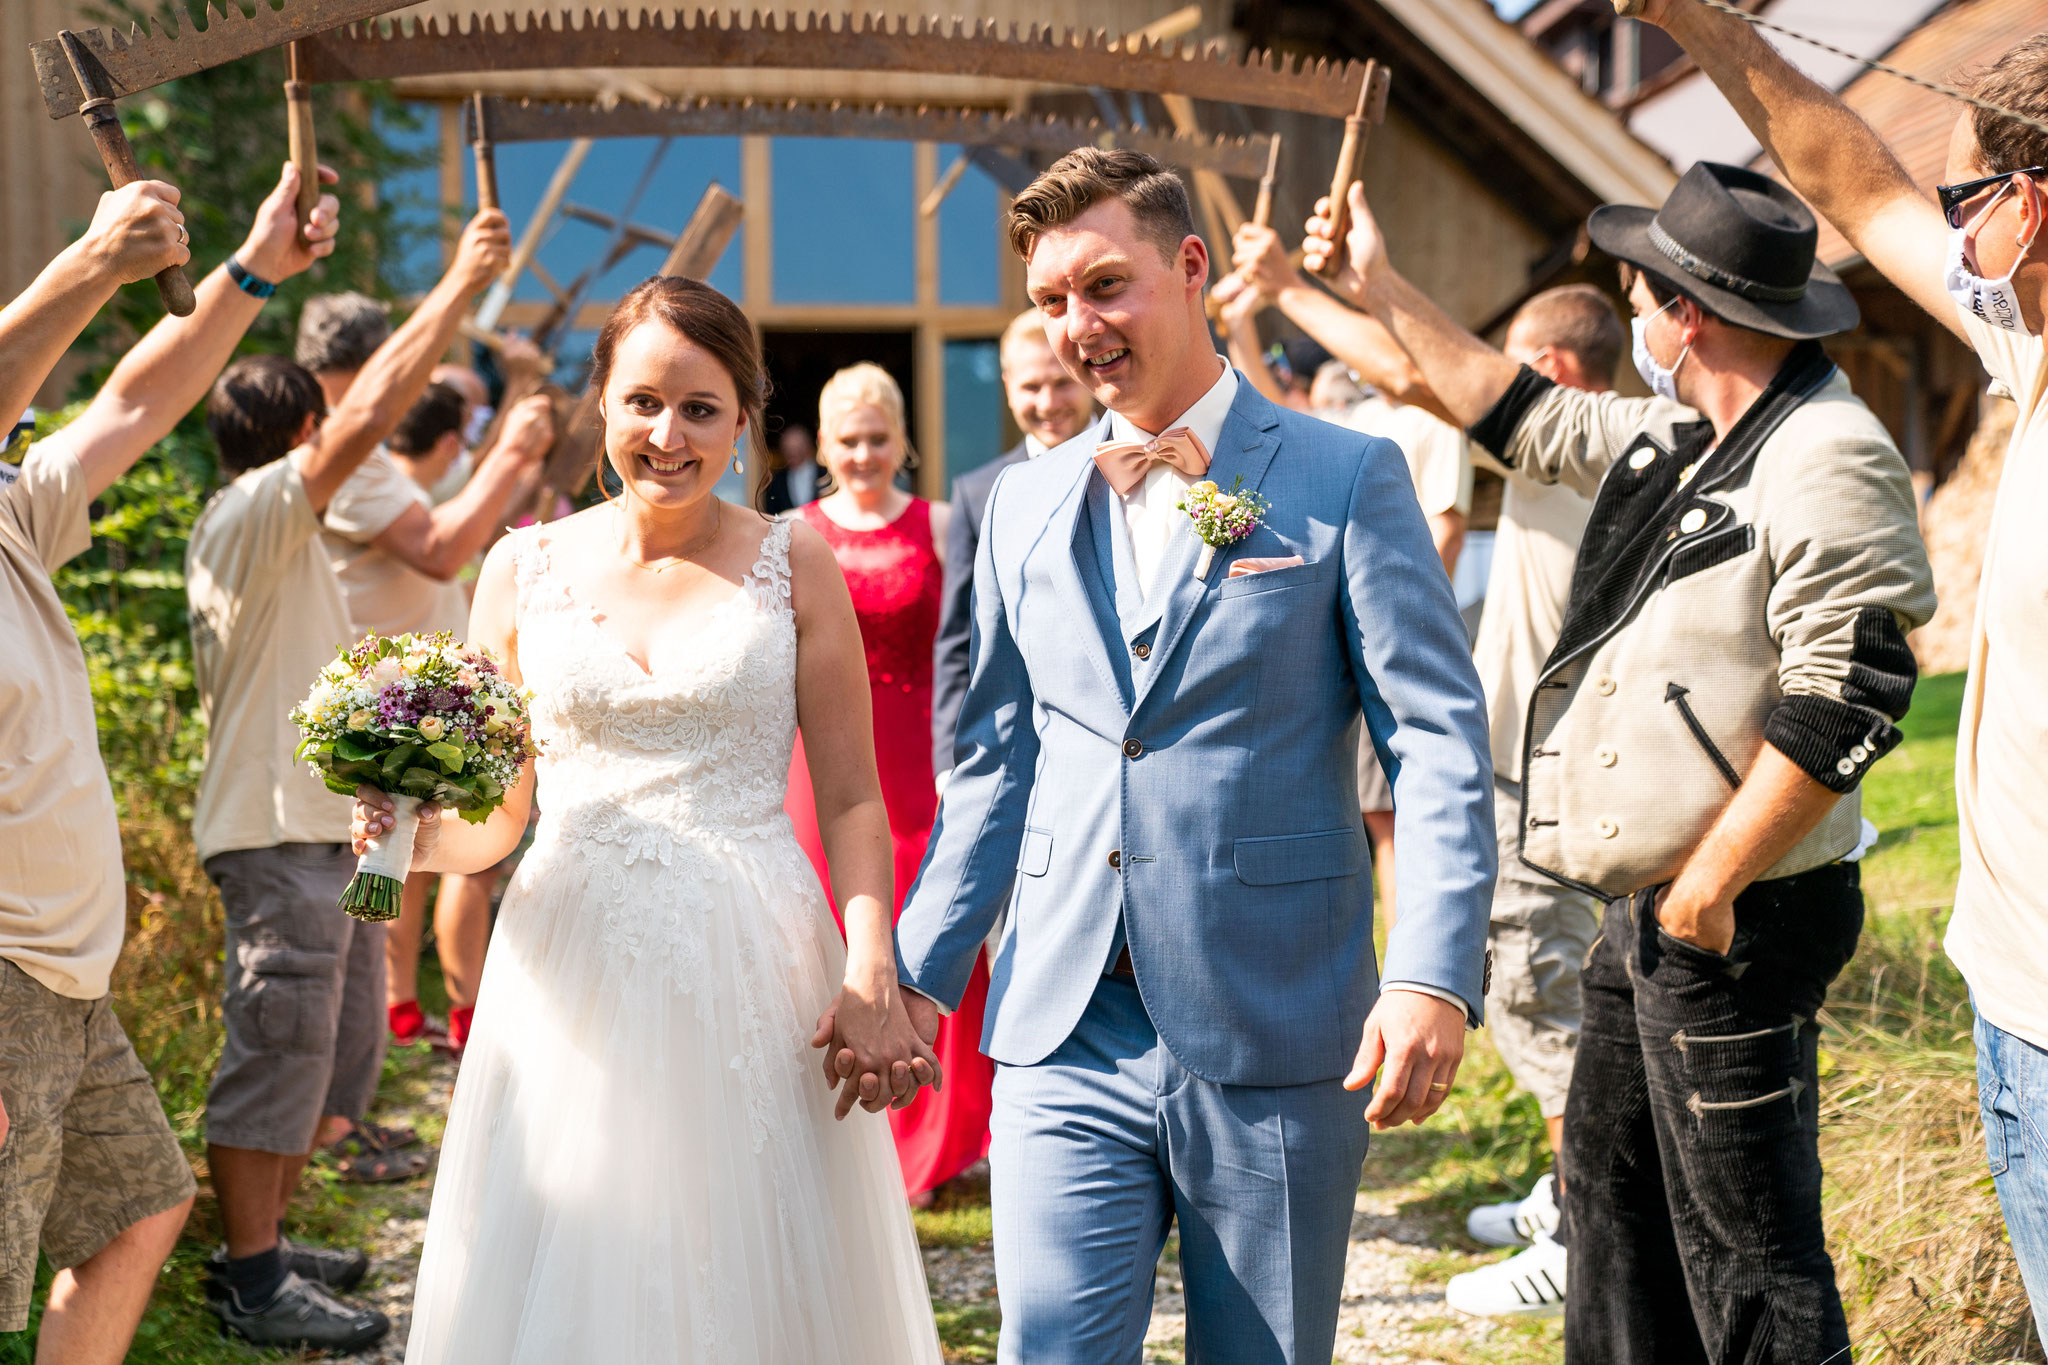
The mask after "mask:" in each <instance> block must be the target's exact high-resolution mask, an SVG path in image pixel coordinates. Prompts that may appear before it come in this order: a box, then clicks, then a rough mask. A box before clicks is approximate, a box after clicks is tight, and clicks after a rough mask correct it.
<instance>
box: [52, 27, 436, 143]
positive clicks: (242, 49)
mask: <svg viewBox="0 0 2048 1365" xmlns="http://www.w3.org/2000/svg"><path fill="white" fill-rule="evenodd" d="M409 3H411V0H285V4H284V7H283V8H282V9H272V8H271V0H255V10H254V12H253V13H250V12H247V11H245V10H244V9H243V8H242V3H241V0H208V3H207V6H206V26H205V27H204V28H201V27H198V26H196V25H194V24H191V23H190V22H188V23H187V24H185V25H184V26H183V28H182V29H181V28H179V27H178V26H176V25H174V24H172V23H171V22H170V20H169V19H168V18H159V19H157V20H156V21H155V22H154V23H151V22H150V21H149V20H147V19H145V20H143V21H142V22H140V23H136V24H131V25H130V26H129V27H128V28H126V29H119V28H87V29H77V30H74V36H75V37H77V39H78V40H79V42H80V44H81V45H83V46H84V48H85V51H86V54H87V55H88V56H89V57H90V58H91V59H92V60H93V61H95V62H97V63H98V64H99V67H100V69H101V70H102V71H104V72H105V73H106V78H107V83H108V87H109V91H110V93H111V94H112V95H113V97H114V98H115V99H119V98H121V97H122V96H123V95H132V94H134V93H136V92H137V91H139V90H147V89H149V88H150V87H152V86H157V85H162V84H163V83H164V82H165V81H172V80H176V79H177V78H178V77H180V76H190V75H193V74H195V73H197V72H200V71H208V70H211V69H212V68H214V67H217V66H225V65H227V64H228V63H229V62H232V61H235V60H237V59H238V58H241V57H246V56H248V55H250V54H251V53H254V52H263V51H266V50H268V49H270V48H273V47H282V46H284V44H286V43H289V42H295V41H297V40H299V39H302V38H308V37H311V36H312V35H313V34H316V33H325V32H326V31H327V30H329V29H332V28H339V27H341V26H342V25H344V24H354V23H360V22H363V21H364V20H368V19H374V18H376V17H377V16H378V15H380V14H388V13H390V12H391V11H392V10H395V9H399V8H401V7H402V6H404V5H406V4H409ZM29 55H30V56H31V57H32V58H33V59H34V61H35V66H36V82H37V84H38V85H39V86H41V88H42V92H43V103H44V104H45V105H47V106H48V107H49V110H50V117H51V118H63V117H65V116H66V115H69V114H75V113H77V112H78V109H79V106H80V105H81V104H83V103H84V102H85V92H83V91H82V90H80V89H79V88H78V77H77V76H76V75H75V74H73V72H72V70H71V64H70V62H68V61H66V60H65V57H64V48H63V46H62V45H61V44H60V43H59V41H58V40H57V39H55V38H51V39H47V40H45V41H43V42H39V43H31V44H29Z"/></svg>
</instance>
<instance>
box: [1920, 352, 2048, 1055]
mask: <svg viewBox="0 0 2048 1365" xmlns="http://www.w3.org/2000/svg"><path fill="white" fill-rule="evenodd" d="M1960 316H1961V317H1962V320H1963V327H1964V331H1965V334H1966V335H1967V336H1968V337H1969V339H1970V344H1971V345H1972V346H1973V347H1974V348H1975V349H1976V352H1977V355H1978V358H1979V359H1981V360H1982V361H1983V362H1984V368H1985V369H1987V370H1989V371H1990V372H1991V377H1992V378H1994V379H1997V380H2000V381H2001V382H2003V383H2004V384H2005V386H2006V387H2007V388H2008V389H2010V390H2011V391H2012V395H2013V399H2014V400H2015V401H2016V402H2017V403H2018V404H2019V419H2018V421H2017V422H2016V423H2015V424H2014V426H2013V434H2012V444H2011V445H2009V446H2008V447H2006V454H2005V471H2004V473H2003V474H2001V475H2000V477H1999V485H1998V498H1997V501H1996V502H1995V503H1994V504H1993V505H1992V509H1991V532H1990V535H1989V537H1988V538H1987V539H1986V541H1985V546H1984V572H1983V579H1982V581H1981V583H1980V584H1979V586H1978V590H1977V615H1976V620H1975V622H1974V624H1973V625H1972V626H1971V627H1970V680H1969V683H1968V685H1967V687H1966V688H1965V689H1964V692H1963V716H1962V724H1961V726H1960V727H1959V728H1958V730H1957V734H1956V814H1957V817H1958V824H1959V826H1960V829H1959V834H1960V838H1961V843H1962V875H1961V878H1960V879H1959V881H1958V882H1957V884H1956V909H1955V916H1954V918H1952V919H1951V920H1950V921H1949V926H1948V937H1947V939H1946V940H1945V941H1944V943H1943V945H1942V946H1943V947H1945V948H1946V949H1947V950H1948V955H1949V957H1950V958H1951V959H1953V960H1954V962H1955V964H1956V966H1957V967H1959V968H1961V969H1962V973H1963V976H1964V978H1965V979H1967V980H1968V981H1969V983H1970V992H1971V995H1972V996H1973V997H1974V998H1975V1000H1976V1002H1977V1008H1978V1010H1979V1011H1980V1012H1981V1013H1982V1014H1983V1016H1984V1017H1985V1018H1986V1019H1988V1020H1990V1021H1991V1022H1992V1023H1994V1024H1996V1025H1998V1027H2000V1028H2002V1029H2004V1030H2005V1031H2006V1032H2008V1033H2012V1034H2016V1035H2018V1036H2019V1037H2021V1038H2024V1039H2026V1040H2027V1041H2028V1042H2030V1043H2032V1044H2034V1046H2036V1047H2048V992H2044V991H2043V990H2042V987H2041V982H2042V979H2043V977H2044V975H2048V877H2044V876H2043V875H2042V856H2043V853H2044V852H2048V707H2044V706H2043V705H2042V695H2043V691H2044V689H2048V536H2043V535H2042V534H2041V530H2040V524H2039V523H2040V519H2041V511H2042V508H2044V507H2048V401H2044V397H2048V346H2044V344H2043V342H2042V339H2041V338H2040V337H2025V336H2021V335H2019V334H2018V333H2016V332H2007V331H2004V330H2002V329H2000V328H1997V327H1992V326H1990V325H1988V324H1986V323H1984V322H1980V321H1979V320H1978V319H1977V318H1976V317H1974V316H1972V315H1971V314H1969V313H1960Z"/></svg>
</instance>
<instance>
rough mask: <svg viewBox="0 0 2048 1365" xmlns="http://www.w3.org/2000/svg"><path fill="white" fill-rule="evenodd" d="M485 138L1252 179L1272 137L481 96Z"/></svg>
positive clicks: (867, 107) (871, 108)
mask: <svg viewBox="0 0 2048 1365" xmlns="http://www.w3.org/2000/svg"><path fill="white" fill-rule="evenodd" d="M484 106H485V110H486V117H487V119H488V121H489V124H490V129H491V138H492V140H493V141H494V142H499V143H506V142H555V141H560V140H561V139H563V138H582V137H587V138H614V137H739V136H746V135H750V134H753V135H764V136H779V137H864V138H887V139H890V140H892V141H904V142H939V143H954V144H960V145H964V146H970V147H1009V148H1015V149H1020V150H1028V151H1037V152H1048V153H1052V154H1054V155H1058V154H1061V153H1065V152H1070V151H1072V150H1073V149H1074V148H1076V147H1088V146H1094V147H1127V148H1130V149H1131V150H1133V151H1139V152H1144V153H1145V154H1146V155H1148V156H1151V157H1155V158H1157V159H1158V160H1160V161H1163V162H1166V163H1167V164H1169V165H1174V166H1184V167H1187V168H1189V169H1191V170H1205V171H1215V172H1218V173H1219V174H1222V175H1235V176H1241V177H1243V178H1245V179H1248V180H1255V179H1257V178H1258V177H1259V176H1260V175H1262V174H1264V172H1265V169H1266V162H1267V159H1268V157H1269V155H1270V153H1271V150H1272V144H1273V140H1274V139H1273V135H1272V134H1270V133H1254V134H1252V135H1250V136H1249V137H1215V136H1207V135H1201V134H1187V133H1175V132H1165V131H1161V130H1157V129H1140V128H1123V127H1110V126H1109V125H1107V124H1104V123H1100V122H1096V121H1094V120H1088V121H1085V122H1084V121H1081V120H1076V119H1064V118H1056V117H1039V116H1032V115H1013V114H1003V113H996V112H993V111H991V110H986V109H962V108H955V107H950V106H948V107H940V106H930V105H920V106H914V107H913V106H907V105H889V104H848V103H845V102H842V101H832V102H829V103H825V102H814V101H804V100H739V101H721V100H708V99H700V100H690V101H680V102H677V103H674V104H655V105H649V104H615V105H611V106H609V107H607V106H605V105H602V104H595V103H582V102H579V103H564V102H557V101H544V100H509V99H501V98H495V97H486V98H485V100H484Z"/></svg>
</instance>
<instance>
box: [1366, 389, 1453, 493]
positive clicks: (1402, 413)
mask: <svg viewBox="0 0 2048 1365" xmlns="http://www.w3.org/2000/svg"><path fill="white" fill-rule="evenodd" d="M1346 425H1348V426H1349V427H1350V428H1351V429H1352V430H1353V431H1362V432H1364V433H1365V434H1366V435H1368V436H1379V437H1384V438H1385V439H1386V440H1389V441H1392V442H1393V443H1394V444H1395V445H1397V446H1399V447H1401V453H1402V454H1403V455H1406V456H1407V457H1408V477H1409V478H1410V479H1412V480H1414V482H1415V499H1416V501H1417V502H1419V503H1421V504H1422V514H1423V515H1424V516H1426V517H1436V516H1442V515H1443V514H1444V513H1445V512H1451V511H1457V512H1469V511H1471V510H1472V462H1471V460H1469V459H1468V458H1466V454H1465V433H1464V432H1462V431H1460V430H1458V429H1457V428H1456V427H1454V426H1452V425H1451V424H1450V423H1448V422H1446V421H1444V420H1443V419H1442V418H1440V417H1437V416H1435V415H1434V414H1432V413H1429V412H1426V411H1424V410H1423V409H1421V408H1418V407H1415V406H1413V405H1411V404H1401V403H1390V402H1388V401H1387V400H1386V399H1385V398H1382V397H1380V396H1379V395H1378V394H1375V395H1373V396H1372V397H1371V398H1368V399H1366V400H1365V401H1364V402H1363V403H1360V404H1359V405H1358V406H1357V407H1355V408H1353V409H1352V410H1351V416H1350V417H1349V418H1348V419H1347V421H1346Z"/></svg>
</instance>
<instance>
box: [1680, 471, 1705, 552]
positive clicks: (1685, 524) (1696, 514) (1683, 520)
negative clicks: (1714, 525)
mask: <svg viewBox="0 0 2048 1365" xmlns="http://www.w3.org/2000/svg"><path fill="white" fill-rule="evenodd" d="M1688 472H1690V471H1688ZM1706 524H1707V512H1706V509H1705V508H1703V507H1695V508H1693V509H1691V510H1690V511H1688V512H1687V513H1686V514H1685V515H1684V516H1682V517H1680V518H1679V519H1678V531H1679V534H1680V535H1687V536H1689V535H1691V534H1692V533H1693V532H1694V531H1697V530H1699V529H1700V527H1702V526H1705V525H1706Z"/></svg>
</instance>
